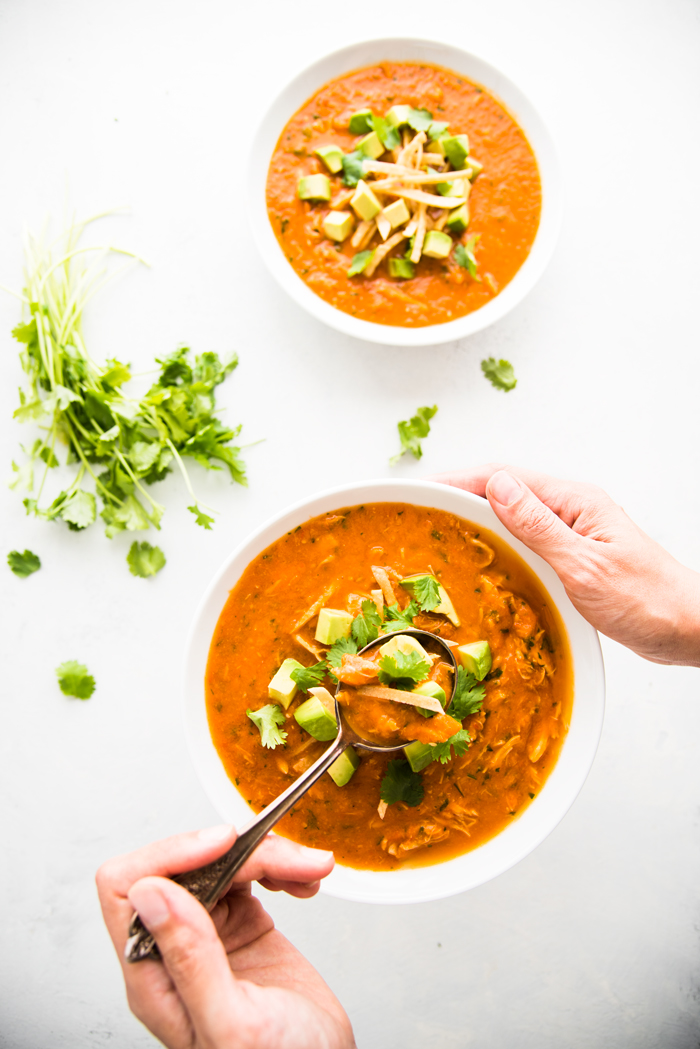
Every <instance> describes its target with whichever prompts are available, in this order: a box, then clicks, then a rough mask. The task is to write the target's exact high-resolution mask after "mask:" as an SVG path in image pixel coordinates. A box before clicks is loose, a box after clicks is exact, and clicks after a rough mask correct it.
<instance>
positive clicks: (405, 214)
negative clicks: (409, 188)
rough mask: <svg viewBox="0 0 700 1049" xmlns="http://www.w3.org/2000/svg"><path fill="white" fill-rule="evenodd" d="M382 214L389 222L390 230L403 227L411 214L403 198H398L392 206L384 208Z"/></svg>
mask: <svg viewBox="0 0 700 1049" xmlns="http://www.w3.org/2000/svg"><path fill="white" fill-rule="evenodd" d="M382 214H383V215H384V217H385V218H387V219H388V220H389V222H390V223H391V228H392V229H396V227H397V226H403V224H404V222H408V220H409V219H410V217H411V212H410V211H409V210H408V207H407V206H406V201H405V200H404V199H403V197H399V199H398V200H395V201H394V203H393V204H389V206H388V207H386V208H384V211H383V212H382Z"/></svg>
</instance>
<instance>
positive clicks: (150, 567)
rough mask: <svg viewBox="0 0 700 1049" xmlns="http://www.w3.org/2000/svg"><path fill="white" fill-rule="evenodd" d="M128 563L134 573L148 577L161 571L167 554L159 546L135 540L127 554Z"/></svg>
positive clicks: (143, 577)
mask: <svg viewBox="0 0 700 1049" xmlns="http://www.w3.org/2000/svg"><path fill="white" fill-rule="evenodd" d="M126 563H127V564H128V566H129V571H130V572H131V574H132V575H136V576H140V577H141V578H142V579H147V578H148V577H149V576H152V575H155V574H156V572H160V570H161V568H162V567H163V565H164V564H165V554H164V553H163V551H162V550H161V548H160V547H159V546H151V544H150V543H137V542H135V541H134V542H133V543H132V544H131V549H130V550H129V553H128V554H127V555H126Z"/></svg>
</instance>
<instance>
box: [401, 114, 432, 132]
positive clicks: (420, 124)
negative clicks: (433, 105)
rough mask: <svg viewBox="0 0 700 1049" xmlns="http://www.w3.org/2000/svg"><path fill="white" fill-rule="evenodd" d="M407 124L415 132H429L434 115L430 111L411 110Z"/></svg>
mask: <svg viewBox="0 0 700 1049" xmlns="http://www.w3.org/2000/svg"><path fill="white" fill-rule="evenodd" d="M406 122H407V124H408V126H409V127H411V128H413V130H414V131H428V130H429V128H430V125H431V124H432V122H433V114H432V113H431V112H430V111H429V110H428V109H409V111H408V117H407V118H406Z"/></svg>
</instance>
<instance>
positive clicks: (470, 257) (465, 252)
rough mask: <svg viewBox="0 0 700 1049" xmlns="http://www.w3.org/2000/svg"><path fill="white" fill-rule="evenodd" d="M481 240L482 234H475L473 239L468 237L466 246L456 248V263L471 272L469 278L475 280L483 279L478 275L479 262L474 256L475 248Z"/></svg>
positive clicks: (458, 245)
mask: <svg viewBox="0 0 700 1049" xmlns="http://www.w3.org/2000/svg"><path fill="white" fill-rule="evenodd" d="M480 239H481V234H480V233H475V234H473V236H471V237H467V242H466V244H457V245H456V247H455V262H456V263H457V265H458V266H461V267H462V269H464V270H468V271H469V276H470V277H473V278H474V280H478V281H480V280H481V277H480V276H479V275H478V273H477V261H476V256H475V255H474V248H475V247H476V245H477V243H478V241H479V240H480Z"/></svg>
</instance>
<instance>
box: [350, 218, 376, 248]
mask: <svg viewBox="0 0 700 1049" xmlns="http://www.w3.org/2000/svg"><path fill="white" fill-rule="evenodd" d="M373 226H374V219H369V220H367V219H363V220H362V222H359V223H358V224H357V228H356V229H355V232H354V233H353V235H352V237H351V238H350V244H351V245H352V247H353V248H359V246H360V243H361V241H362V240H364V237H365V234H366V233H367V231H368V230H370V229H372V227H373Z"/></svg>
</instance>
